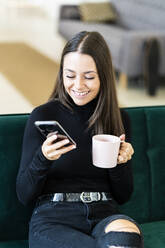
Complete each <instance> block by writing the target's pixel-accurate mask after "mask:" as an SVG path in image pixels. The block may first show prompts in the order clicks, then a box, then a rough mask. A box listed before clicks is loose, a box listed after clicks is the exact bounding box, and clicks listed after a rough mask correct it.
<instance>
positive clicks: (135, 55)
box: [58, 0, 165, 85]
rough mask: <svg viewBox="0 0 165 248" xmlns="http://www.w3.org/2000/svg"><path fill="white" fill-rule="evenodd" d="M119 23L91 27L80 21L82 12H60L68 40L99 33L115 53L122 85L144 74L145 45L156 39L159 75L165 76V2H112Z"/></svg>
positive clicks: (62, 31) (61, 28)
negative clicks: (88, 33) (90, 32)
mask: <svg viewBox="0 0 165 248" xmlns="http://www.w3.org/2000/svg"><path fill="white" fill-rule="evenodd" d="M110 2H111V3H112V4H113V6H114V8H115V10H116V12H117V16H118V18H117V21H116V22H115V24H110V23H88V22H83V21H81V20H80V18H79V13H78V8H77V6H75V5H74V6H73V5H63V6H61V10H60V20H59V26H58V29H59V33H60V34H61V35H62V36H63V37H64V38H65V39H66V40H68V39H70V38H71V37H72V36H73V35H74V34H76V33H78V32H80V31H83V30H86V31H98V32H100V33H101V34H102V35H103V36H104V38H105V40H106V41H107V43H108V45H109V48H110V50H111V54H112V58H113V65H114V67H115V69H116V71H118V72H119V73H120V75H121V77H120V79H121V81H122V84H125V85H126V84H127V77H136V76H139V75H142V73H143V56H144V53H143V50H144V41H146V40H147V39H148V38H151V37H156V38H157V40H158V41H159V44H160V63H159V69H158V70H159V75H161V76H165V1H164V0H111V1H110Z"/></svg>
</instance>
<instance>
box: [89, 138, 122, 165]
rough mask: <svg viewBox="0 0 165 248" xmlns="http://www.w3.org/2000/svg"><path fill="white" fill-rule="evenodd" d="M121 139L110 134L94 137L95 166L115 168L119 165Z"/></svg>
mask: <svg viewBox="0 0 165 248" xmlns="http://www.w3.org/2000/svg"><path fill="white" fill-rule="evenodd" d="M120 142H121V140H120V138H119V137H117V136H114V135H109V134H98V135H95V136H93V137H92V159H93V165H95V166H97V167H100V168H113V167H115V166H116V165H117V158H118V154H119V148H120Z"/></svg>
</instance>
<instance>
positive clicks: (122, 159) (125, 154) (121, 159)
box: [118, 142, 134, 164]
mask: <svg viewBox="0 0 165 248" xmlns="http://www.w3.org/2000/svg"><path fill="white" fill-rule="evenodd" d="M133 153H134V149H133V147H132V145H131V144H130V143H128V142H122V143H121V146H120V150H119V156H118V163H119V164H120V163H126V162H127V161H128V160H130V159H131V158H132V155H133Z"/></svg>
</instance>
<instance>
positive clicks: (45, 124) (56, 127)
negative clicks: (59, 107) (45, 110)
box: [35, 121, 76, 145]
mask: <svg viewBox="0 0 165 248" xmlns="http://www.w3.org/2000/svg"><path fill="white" fill-rule="evenodd" d="M35 126H36V127H37V129H38V130H39V131H40V133H42V135H43V136H44V137H45V138H47V137H48V136H51V135H53V134H56V135H57V140H56V141H55V142H58V141H60V140H63V139H66V138H67V139H69V141H70V143H69V144H67V145H70V144H74V145H76V143H75V141H74V140H73V139H72V138H71V137H70V135H69V134H68V133H67V132H66V131H65V130H64V128H63V127H62V126H61V125H60V124H59V123H58V122H57V121H35Z"/></svg>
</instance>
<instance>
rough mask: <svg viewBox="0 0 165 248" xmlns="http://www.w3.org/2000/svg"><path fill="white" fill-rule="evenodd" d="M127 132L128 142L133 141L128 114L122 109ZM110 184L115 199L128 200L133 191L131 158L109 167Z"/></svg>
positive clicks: (119, 200) (118, 200)
mask: <svg viewBox="0 0 165 248" xmlns="http://www.w3.org/2000/svg"><path fill="white" fill-rule="evenodd" d="M121 116H122V120H123V125H124V129H125V134H126V142H129V143H131V130H130V129H131V128H130V120H129V116H128V114H127V113H126V112H125V111H124V110H121ZM109 178H110V186H111V191H112V195H113V197H114V199H115V200H116V201H117V203H119V204H123V203H125V202H127V201H128V200H129V198H130V196H131V194H132V192H133V174H132V166H131V160H129V161H128V162H127V163H123V164H118V165H117V166H116V167H114V168H111V169H109Z"/></svg>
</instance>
